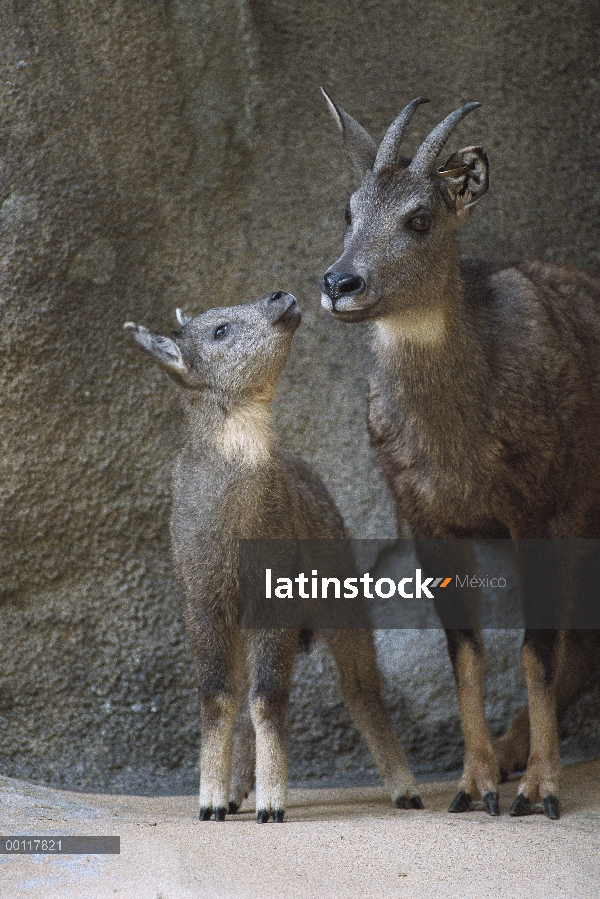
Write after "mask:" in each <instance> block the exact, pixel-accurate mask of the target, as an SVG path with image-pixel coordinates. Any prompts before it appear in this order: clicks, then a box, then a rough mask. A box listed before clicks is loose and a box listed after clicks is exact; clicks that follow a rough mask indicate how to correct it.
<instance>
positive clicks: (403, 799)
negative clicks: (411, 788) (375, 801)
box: [396, 796, 412, 808]
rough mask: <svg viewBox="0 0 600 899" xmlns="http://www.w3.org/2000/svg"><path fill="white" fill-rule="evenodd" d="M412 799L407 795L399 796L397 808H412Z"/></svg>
mask: <svg viewBox="0 0 600 899" xmlns="http://www.w3.org/2000/svg"><path fill="white" fill-rule="evenodd" d="M411 807H412V806H411V804H410V799H409V798H408V797H407V796H398V798H397V799H396V808H411Z"/></svg>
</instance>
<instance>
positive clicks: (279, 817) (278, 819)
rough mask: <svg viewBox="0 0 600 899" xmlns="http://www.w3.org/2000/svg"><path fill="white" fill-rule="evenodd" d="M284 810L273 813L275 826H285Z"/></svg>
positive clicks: (279, 809) (280, 809) (278, 809)
mask: <svg viewBox="0 0 600 899" xmlns="http://www.w3.org/2000/svg"><path fill="white" fill-rule="evenodd" d="M284 814H285V813H284V810H283V809H282V808H276V809H275V811H274V812H273V821H274V823H275V824H283V816H284Z"/></svg>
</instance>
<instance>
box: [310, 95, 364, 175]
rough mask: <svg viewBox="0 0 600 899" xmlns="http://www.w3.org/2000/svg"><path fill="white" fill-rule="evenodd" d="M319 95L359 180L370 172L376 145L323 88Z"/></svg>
mask: <svg viewBox="0 0 600 899" xmlns="http://www.w3.org/2000/svg"><path fill="white" fill-rule="evenodd" d="M321 93H322V94H323V96H324V97H325V101H326V103H327V108H328V109H329V112H330V113H331V115H332V116H333V119H334V121H335V123H336V124H337V126H338V128H339V129H340V131H341V133H342V140H343V142H344V149H345V151H346V154H347V156H348V159H349V160H350V162H351V163H352V165H353V166H354V168H355V169H356V170H357V172H358V173H359V174H360V177H361V178H364V176H365V175H366V174H367V172H370V171H371V169H372V168H373V163H374V162H375V156H376V155H377V145H376V143H375V141H374V140H373V138H372V137H371V135H370V134H369V133H368V132H367V131H365V129H364V128H363V127H362V125H359V124H358V122H357V121H356V119H353V118H352V116H351V115H348V113H347V112H344V110H343V109H342V107H341V106H338V105H337V103H334V101H333V100H332V99H331V97H330V96H329V94H328V93H327V91H326V90H324V88H321Z"/></svg>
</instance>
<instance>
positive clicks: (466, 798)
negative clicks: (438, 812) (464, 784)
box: [448, 790, 471, 812]
mask: <svg viewBox="0 0 600 899" xmlns="http://www.w3.org/2000/svg"><path fill="white" fill-rule="evenodd" d="M470 808H471V794H470V793H467V791H466V790H459V791H458V793H457V794H456V796H455V797H454V799H453V800H452V802H451V803H450V808H449V809H448V811H449V812H468V811H469V809H470Z"/></svg>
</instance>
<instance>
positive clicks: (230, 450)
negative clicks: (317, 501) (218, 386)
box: [218, 401, 273, 464]
mask: <svg viewBox="0 0 600 899" xmlns="http://www.w3.org/2000/svg"><path fill="white" fill-rule="evenodd" d="M218 447H219V451H220V452H221V454H222V455H223V456H224V457H225V459H227V461H228V462H246V463H248V464H254V463H257V462H261V461H263V460H265V459H268V458H269V456H270V454H271V450H272V447H273V435H272V433H271V428H270V415H269V405H268V403H267V402H264V401H263V402H253V403H252V402H251V403H247V404H246V405H245V406H239V407H238V408H237V409H233V411H231V412H230V413H229V414H228V415H227V417H226V418H225V421H224V423H223V427H222V429H221V431H220V433H219V436H218Z"/></svg>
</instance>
